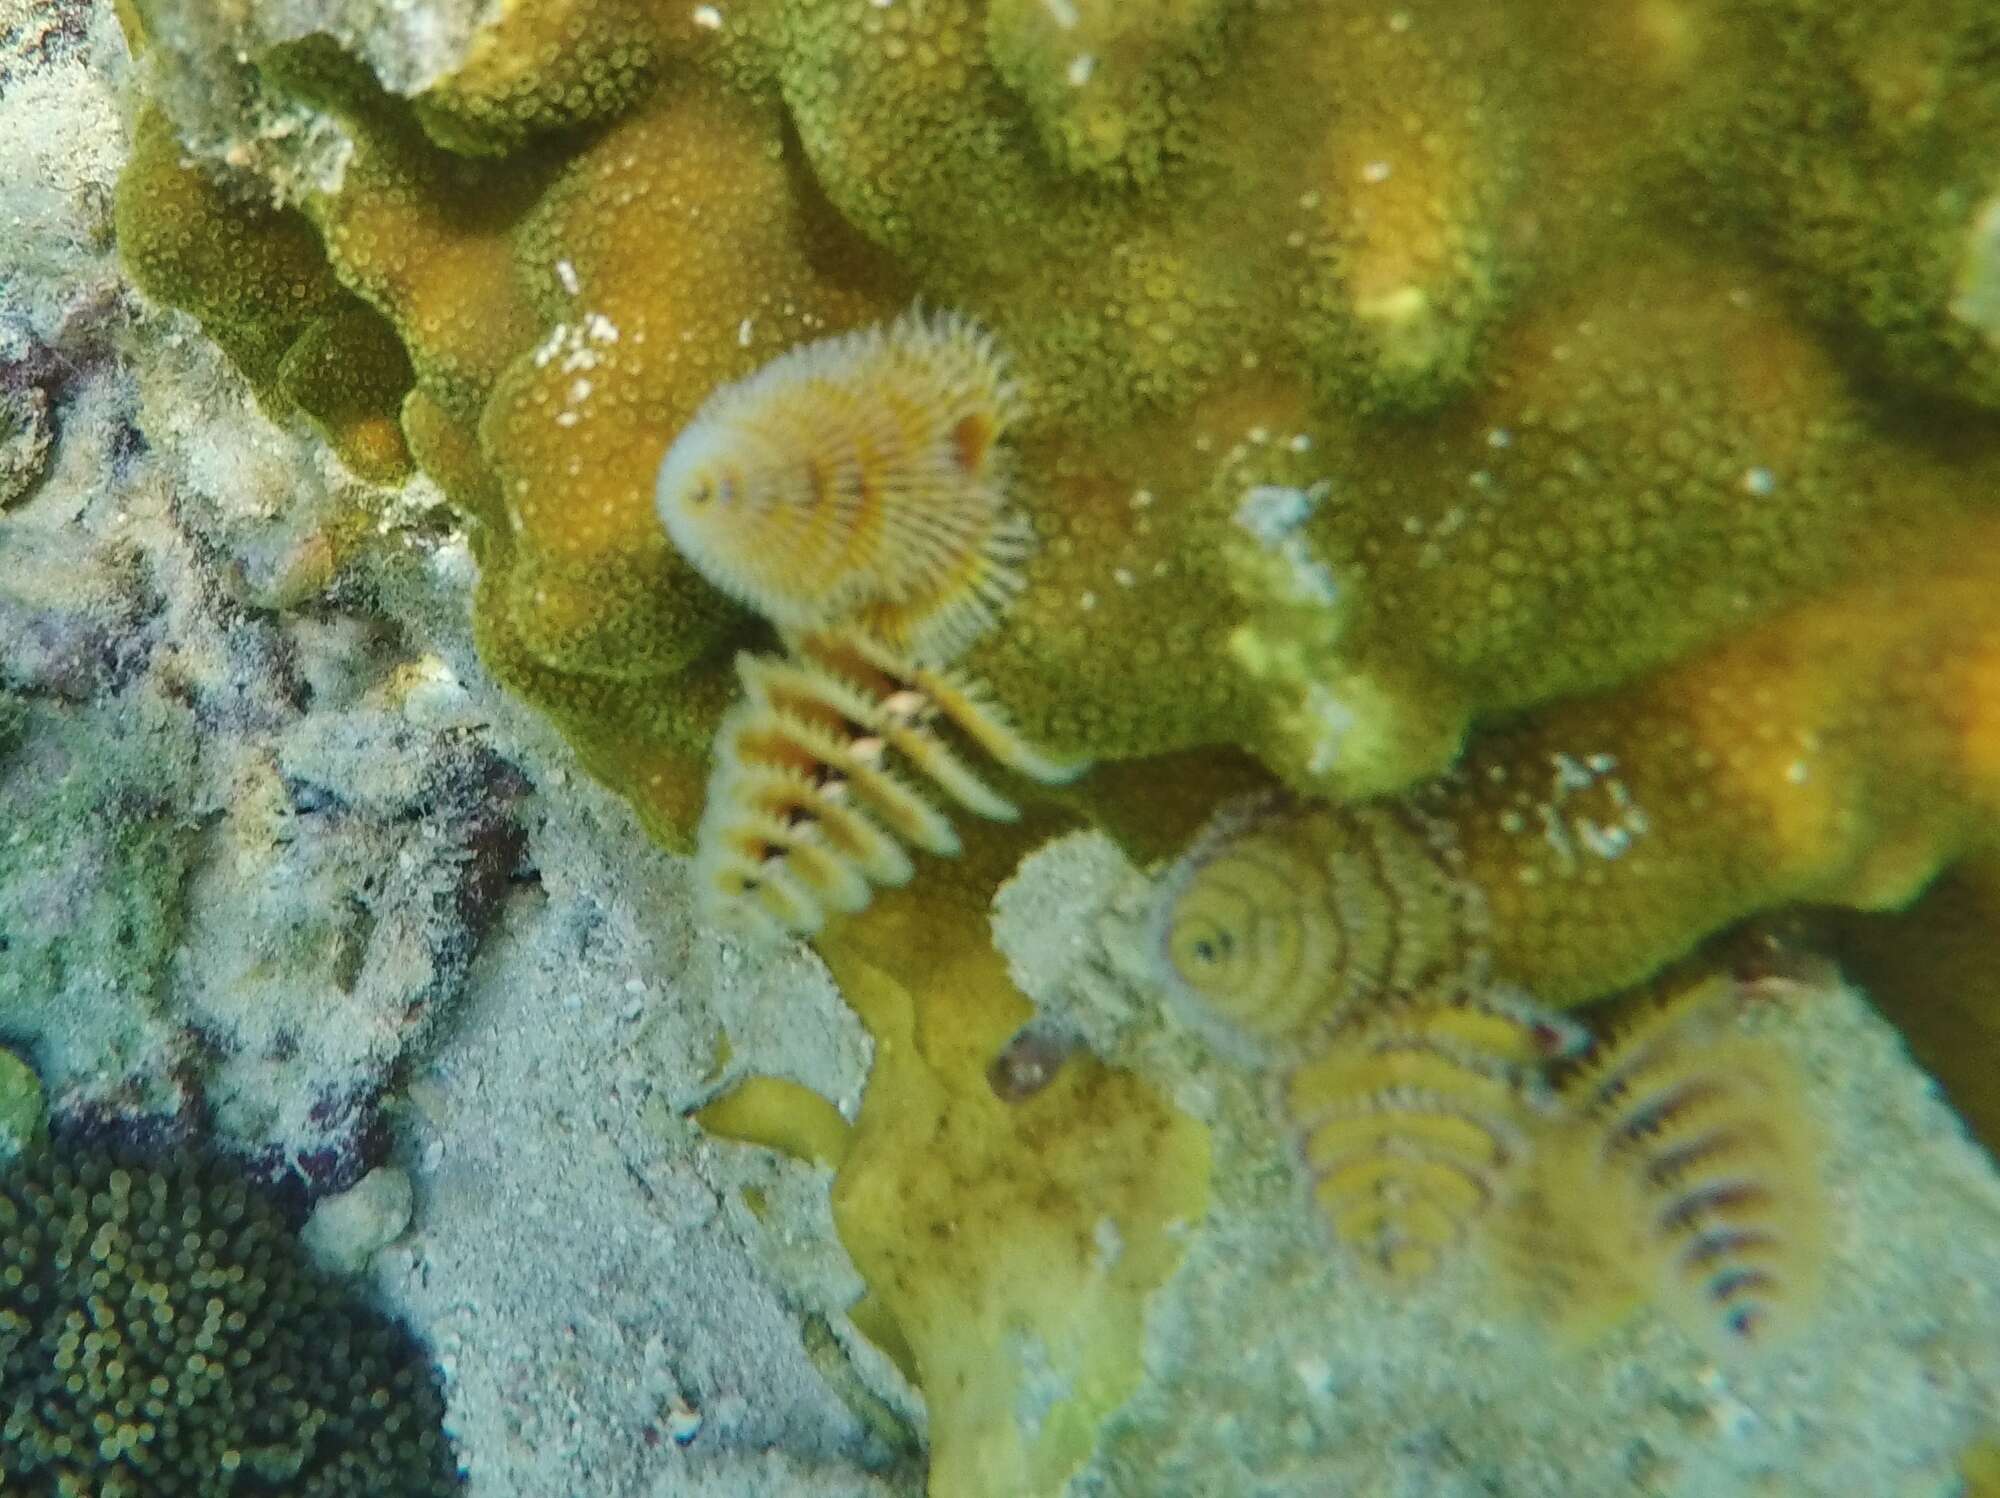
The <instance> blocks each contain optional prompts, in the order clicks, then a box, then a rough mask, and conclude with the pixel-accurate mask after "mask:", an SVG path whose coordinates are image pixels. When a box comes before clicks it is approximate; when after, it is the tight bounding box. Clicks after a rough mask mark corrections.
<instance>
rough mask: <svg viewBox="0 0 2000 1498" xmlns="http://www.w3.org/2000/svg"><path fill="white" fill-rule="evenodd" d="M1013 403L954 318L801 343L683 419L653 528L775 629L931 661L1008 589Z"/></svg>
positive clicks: (947, 653) (983, 624) (1014, 560)
mask: <svg viewBox="0 0 2000 1498" xmlns="http://www.w3.org/2000/svg"><path fill="white" fill-rule="evenodd" d="M1017 407H1018V398H1017V395H1016V392H1015V387H1014V385H1013V383H1012V381H1011V380H1010V379H1009V378H1008V375H1007V369H1006V361H1005V360H1004V358H1003V357H1002V355H1001V353H1000V351H999V349H998V348H997V346H996V345H995V344H994V342H993V339H992V338H991V337H990V336H989V335H988V334H986V333H985V332H983V331H982V330H980V329H979V328H978V327H977V326H975V325H974V324H973V323H971V322H970V321H968V320H967V319H966V318H964V317H961V316H958V315H956V314H953V313H940V312H925V311H912V312H910V313H907V314H905V315H904V316H903V317H901V318H899V319H897V320H896V321H895V322H893V323H891V324H889V325H887V326H886V327H872V328H864V329H860V330H858V331H855V332H850V333H843V334H840V335H838V336H836V337H832V338H824V339H820V340H817V341H816V342H813V343H808V344H803V345H801V346H799V347H798V348H794V349H792V350H790V351H789V352H787V353H785V354H782V355H780V356H779V357H778V358H776V359H773V360H772V361H771V362H770V363H768V364H766V365H765V366H764V367H763V368H761V369H759V370H757V371H755V372H754V373H752V374H750V375H749V376H747V377H745V378H744V379H741V380H738V381H736V382H734V383H733V384H729V385H725V386H723V387H722V388H721V389H719V390H717V391H715V392H714V394H712V395H711V396H710V397H709V398H708V400H707V402H706V403H705V404H704V405H703V406H702V407H701V409H700V410H699V411H698V412H696V413H695V417H694V419H693V420H692V421H691V422H689V423H688V425H687V427H686V429H685V430H683V431H682V432H681V434H680V435H679V436H678V437H677V438H675V440H674V442H673V444H672V446H670V447H669V448H668V449H667V453H666V457H665V458H664V460H663V461H662V462H661V464H660V472H659V479H658V482H657V484H656V487H655V502H656V504H657V506H658V510H659V515H660V520H661V523H662V524H663V525H664V526H665V527H666V529H667V533H668V534H669V535H670V536H671V537H672V538H673V541H674V544H675V545H676V546H677V547H678V548H679V549H680V551H681V553H682V555H684V556H685V557H686V558H687V559H688V561H689V562H691V563H692V564H693V565H694V567H695V569H696V570H697V571H699V572H700V573H701V574H702V575H703V576H704V577H706V578H707V579H708V580H709V581H710V582H711V583H713V584H715V586H716V587H718V588H720V589H722V590H723V591H724V592H726V593H729V594H731V595H733V596H734V597H736V598H738V599H740V600H741V601H742V602H744V603H746V604H748V605H749V606H750V607H751V608H753V609H755V610H756V611H757V612H758V613H760V614H762V615H764V616H765V617H766V618H767V619H769V620H770V621H771V622H772V623H774V624H776V625H778V626H779V627H780V628H781V629H784V630H788V631H793V632H802V631H808V630H820V629H828V628H833V627H841V628H856V629H859V630H862V631H864V632H866V633H868V634H869V635H871V636H873V637H875V638H877V639H879V640H881V641H882V642H883V643H884V644H886V645H888V646H890V647H891V648H893V649H896V650H899V651H906V652H908V653H909V654H910V655H911V656H912V657H913V658H915V659H919V660H925V661H930V662H941V661H943V660H945V659H948V658H949V657H951V656H953V655H956V654H957V653H958V652H960V651H961V650H963V649H964V648H965V646H966V645H967V644H968V643H969V642H970V641H971V640H972V639H974V638H975V637H976V636H978V635H979V634H980V633H981V632H983V631H984V630H985V629H987V628H989V627H990V626H991V625H992V624H993V622H994V621H995V619H996V618H997V617H998V615H999V613H1000V611H1001V610H1002V609H1003V608H1004V607H1005V606H1006V605H1007V603H1008V602H1009V601H1010V600H1011V599H1012V598H1013V596H1014V595H1015V593H1017V592H1018V591H1019V589H1020V585H1021V574H1020V567H1021V564H1022V562H1023V561H1024V560H1025V559H1026V557H1027V554H1028V550H1029V545H1030V541H1031V538H1032V532H1031V531H1030V529H1029V527H1028V525H1027V522H1026V520H1025V519H1024V518H1023V517H1022V516H1021V515H1020V514H1019V513H1018V512H1017V511H1016V510H1014V509H1013V508H1012V506H1011V505H1010V503H1009V492H1008V491H1009V487H1010V485H1009V477H1010V475H1009V471H1008V463H1007V452H1006V448H1005V446H1004V444H1003V442H1002V439H1003V438H1004V437H1005V435H1006V433H1007V430H1008V428H1009V426H1010V425H1011V424H1012V423H1013V421H1014V419H1015V417H1016V414H1017Z"/></svg>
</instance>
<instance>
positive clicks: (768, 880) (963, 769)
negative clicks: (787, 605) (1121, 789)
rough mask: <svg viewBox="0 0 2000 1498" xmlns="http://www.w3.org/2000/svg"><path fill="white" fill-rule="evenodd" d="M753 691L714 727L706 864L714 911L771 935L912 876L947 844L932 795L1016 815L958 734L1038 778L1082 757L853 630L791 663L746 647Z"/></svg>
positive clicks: (703, 843) (700, 867)
mask: <svg viewBox="0 0 2000 1498" xmlns="http://www.w3.org/2000/svg"><path fill="white" fill-rule="evenodd" d="M736 668H737V675H738V676H739V678H740V679H741V681H742V683H743V700H742V701H741V702H739V703H738V704H737V705H736V706H735V707H734V708H733V709H732V710H731V711H730V713H729V714H728V716H727V717H725V718H724V720H723V723H722V727H721V730H720V731H719V732H718V734H717V735H716V742H715V770H714V772H713V774H712V776H711V778H710V780H709V786H708V802H707V805H706V808H705V810H704V812H703V816H702V823H701V829H700V832H699V834H698V837H697V846H698V852H697V855H696V872H697V877H698V878H699V880H700V883H701V888H702V892H703V895H704V898H705V900H706V901H707V904H708V906H709V909H710V911H711V913H712V914H714V915H716V916H717V917H719V918H721V919H723V920H725V921H734V922H735V923H736V924H739V925H745V926H748V927H749V928H751V929H752V930H754V931H757V932H761V933H765V934H777V933H783V932H796V933H800V934H810V933H812V932H814V931H817V930H818V929H819V928H820V926H821V925H822V924H823V923H824V922H825V920H826V918H827V916H828V915H830V914H832V913H834V912H837V911H840V912H853V911H856V910H859V909H861V908H862V907H863V906H865V905H866V904H867V903H868V901H869V899H870V898H871V897H872V895H873V892H874V890H875V889H876V888H878V887H882V886H893V885H900V884H903V883H905V882H907V881H908V879H909V878H910V876H911V874H912V872H913V869H914V866H913V865H912V863H911V861H910V855H909V852H908V849H909V848H918V849H921V850H923V851H924V852H927V853H933V854H940V855H949V854H953V853H956V852H957V851H958V847H959V842H958V834H957V832H956V831H955V830H954V829H953V827H952V824H951V820H950V818H949V817H947V816H946V815H945V813H944V811H943V810H941V809H940V808H939V806H938V804H937V800H936V799H935V796H936V795H939V794H941V795H942V797H943V798H944V800H945V801H947V802H949V803H952V804H955V805H956V806H958V807H959V808H961V809H963V810H965V811H968V812H971V813H972V814H974V815H975V816H981V817H987V818H991V819H993V820H997V821H1011V820H1013V818H1014V817H1015V816H1016V814H1017V813H1016V810H1015V807H1014V804H1013V802H1011V801H1009V800H1008V799H1007V798H1006V797H1005V796H1003V795H1001V794H1000V793H999V792H998V791H996V790H994V789H993V787H991V786H990V785H988V784H987V783H986V781H985V780H984V779H982V778H981V776H980V775H979V774H978V772H976V771H975V770H974V769H973V768H972V767H971V765H970V764H968V763H967V760H966V758H965V756H964V754H963V753H962V752H961V749H960V748H959V747H955V743H956V744H957V745H959V746H964V747H968V748H971V749H976V750H979V751H981V752H983V753H984V754H985V755H986V756H987V757H988V758H990V759H992V760H993V761H995V762H996V763H998V764H1000V765H1002V766H1004V767H1006V768H1007V769H1010V770H1012V771H1014V772H1015V773H1016V774H1018V775H1021V776H1024V777H1026V778H1027V779H1030V780H1036V781H1041V782H1044V783H1047V784H1056V783H1060V782H1062V781H1066V780H1070V779H1072V778H1074V777H1075V776H1076V775H1078V774H1080V773H1081V772H1082V770H1083V769H1084V768H1085V766H1082V765H1071V764H1063V763H1060V762H1057V761H1055V760H1052V759H1049V758H1048V757H1047V756H1045V755H1043V754H1041V753H1039V752H1038V751H1037V750H1035V749H1034V748H1033V747H1032V746H1031V745H1029V744H1028V743H1026V742H1025V741H1024V740H1023V739H1022V738H1021V737H1020V735H1019V734H1018V733H1016V732H1015V731H1014V729H1013V727H1012V726H1011V725H1010V724H1009V723H1008V722H1007V720H1006V717H1005V716H1004V714H1002V713H1001V711H1000V710H999V708H998V707H996V706H995V705H994V704H993V703H992V702H990V701H988V700H987V699H986V697H985V695H984V694H983V693H982V692H981V691H980V690H979V689H978V688H977V686H976V685H974V684H973V683H972V682H970V681H968V680H966V679H964V678H962V677H960V676H958V675H956V674H955V673H953V672H950V671H947V670H944V669H942V668H932V667H924V666H918V665H915V664H913V663H912V662H910V661H909V660H907V659H905V658H903V657H901V656H899V655H897V654H896V653H895V652H894V651H892V650H890V649H889V648H888V647H887V646H885V645H883V644H882V643H881V642H880V641H877V640H872V639H870V638H869V637H867V636H866V635H863V634H860V633H856V632H849V633H844V634H839V635H809V636H804V637H802V638H800V639H799V640H798V641H796V642H795V647H794V655H793V656H792V657H791V658H789V659H780V658H776V657H771V656H760V655H751V654H747V653H746V654H743V655H739V656H738V657H737V658H736Z"/></svg>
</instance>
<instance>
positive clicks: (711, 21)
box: [694, 5, 722, 31]
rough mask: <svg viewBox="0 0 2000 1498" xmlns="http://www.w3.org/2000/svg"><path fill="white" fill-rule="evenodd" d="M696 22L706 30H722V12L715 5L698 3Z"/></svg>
mask: <svg viewBox="0 0 2000 1498" xmlns="http://www.w3.org/2000/svg"><path fill="white" fill-rule="evenodd" d="M694 23H695V25H697V26H699V27H701V29H702V30H704V31H720V30H721V29H722V12H721V11H719V10H717V9H716V8H715V7H714V6H713V5H697V6H696V7H695V8H694Z"/></svg>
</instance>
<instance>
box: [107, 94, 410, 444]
mask: <svg viewBox="0 0 2000 1498" xmlns="http://www.w3.org/2000/svg"><path fill="white" fill-rule="evenodd" d="M247 191H248V189H246V188H244V187H242V186H241V184H239V186H238V189H237V191H236V192H235V193H234V194H232V193H231V192H230V191H229V190H228V189H227V188H225V187H224V186H223V185H222V183H221V182H220V180H219V179H218V178H216V177H213V176H211V175H210V174H209V172H208V171H207V170H204V169H203V168H201V167H198V166H195V165H193V164H191V163H189V162H187V161H185V160H184V159H183V157H182V152H181V147H180V143H179V142H178V141H177V140H176V139H175V137H174V134H173V132H172V130H171V128H170V127H169V126H168V124H167V121H166V118H165V116H163V115H162V114H160V113H159V112H158V111H157V110H147V111H146V112H145V113H144V114H142V115H141V116H140V119H139V125H138V129H137V131H136V133H135V136H134V139H133V143H132V158H131V161H130V162H129V163H128V164H127V166H126V168H125V175H124V176H123V177H122V178H121V179H120V180H119V184H118V239H119V243H120V245H121V246H122V247H123V250H124V254H125V263H126V264H127V265H128V266H130V267H131V270H132V276H133V279H134V280H136V281H137V282H138V283H139V285H140V286H141V287H142V288H144V289H145V290H146V291H148V292H150V293H151V294H152V295H154V296H157V297H159V298H160V299H161V300H162V301H166V302H172V303H174V304H175V305H176V306H179V307H183V308H185V309H186V310H187V311H189V312H192V313H193V314H194V315H195V316H196V317H197V318H199V319H200V320H201V325H202V328H203V329H204V331H206V332H207V333H208V335H209V336H210V337H211V338H213V339H214V340H215V341H216V342H217V343H219V344H221V345H222V347H223V348H224V349H225V350H226V351H227V352H228V354H229V357H230V358H231V359H232V360H233V361H234V362H235V364H236V366H237V368H239V369H240V370H242V371H243V374H244V376H245V378H247V379H248V380H249V381H250V383H251V385H252V387H253V388H255V390H256V391H257V394H258V397H259V399H261V400H262V401H263V403H264V405H265V408H266V409H267V410H269V411H270V412H271V413H272V414H273V415H275V416H283V415H285V414H287V413H289V412H291V411H294V410H297V411H300V412H302V413H304V414H305V415H306V416H308V417H310V418H311V419H312V421H313V422H314V424H315V425H317V426H318V427H319V429H320V430H321V431H322V432H324V433H325V435H326V439H327V441H328V442H329V443H331V444H332V446H333V448H334V450H335V451H336V452H338V453H339V454H340V455H341V457H342V458H343V459H345V460H346V462H347V463H348V465H349V466H350V467H352V468H353V469H354V471H355V472H356V473H359V474H360V475H361V476H362V477H364V478H371V479H379V480H382V481H384V482H395V481H399V480H401V479H403V478H406V477H407V476H408V475H409V472H410V454H409V448H408V446H407V445H406V443H405V442H404V439H403V434H402V431H401V429H400V427H399V426H398V424H397V409H398V407H399V406H401V404H402V400H403V394H404V392H405V391H407V390H408V389H409V388H410V360H409V355H408V353H407V352H406V350H405V347H404V345H403V343H402V342H401V341H400V340H399V339H398V337H397V335H396V333H395V331H394V330H393V329H391V328H390V327H389V325H388V324H387V323H385V322H383V321H382V319H381V318H380V317H379V316H377V315H376V314H375V313H374V312H372V311H371V310H370V309H369V308H368V307H367V306H366V305H365V304H364V303H363V302H361V301H360V300H359V299H358V298H356V297H355V295H354V294H353V292H351V291H349V290H347V289H345V288H343V287H342V286H341V284H340V283H339V281H338V280H336V279H335V277H334V275H333V273H332V271H331V270H330V269H329V268H328V266H327V263H326V256H325V254H324V253H323V251H322V249H321V247H320V243H319V237H318V236H317V235H316V234H315V233H314V232H313V228H312V225H311V224H309V223H307V222H306V220H305V219H304V218H303V217H302V216H301V215H300V214H299V213H298V212H296V211H295V210H291V209H280V208H272V207H269V206H268V205H263V204H259V203H256V202H255V201H254V200H251V199H249V198H247V197H246V196H245V193H246V192H247Z"/></svg>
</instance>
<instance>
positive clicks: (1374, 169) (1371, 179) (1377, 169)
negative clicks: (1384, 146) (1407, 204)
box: [1361, 161, 1390, 185]
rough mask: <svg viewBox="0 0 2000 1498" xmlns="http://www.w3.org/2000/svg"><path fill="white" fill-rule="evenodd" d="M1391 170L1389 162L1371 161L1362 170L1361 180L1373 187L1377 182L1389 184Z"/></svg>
mask: <svg viewBox="0 0 2000 1498" xmlns="http://www.w3.org/2000/svg"><path fill="white" fill-rule="evenodd" d="M1389 170H1390V168H1389V163H1388V162H1386V161H1371V162H1369V163H1368V164H1367V165H1366V166H1364V167H1362V168H1361V180H1362V181H1363V182H1367V183H1369V184H1371V185H1372V184H1374V183H1377V182H1387V181H1388V180H1389Z"/></svg>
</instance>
